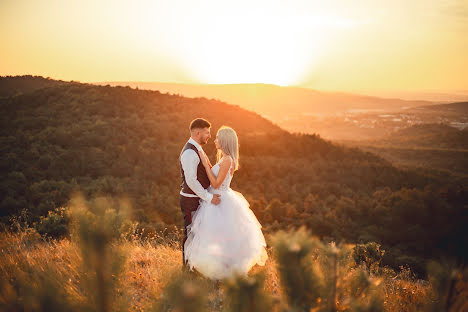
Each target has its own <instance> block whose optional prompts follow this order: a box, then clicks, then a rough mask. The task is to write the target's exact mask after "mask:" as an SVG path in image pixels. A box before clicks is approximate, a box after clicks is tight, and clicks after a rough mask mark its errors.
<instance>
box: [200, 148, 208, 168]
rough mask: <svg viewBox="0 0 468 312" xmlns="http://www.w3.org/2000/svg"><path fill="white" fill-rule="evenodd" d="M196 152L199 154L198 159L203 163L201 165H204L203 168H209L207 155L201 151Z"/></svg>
mask: <svg viewBox="0 0 468 312" xmlns="http://www.w3.org/2000/svg"><path fill="white" fill-rule="evenodd" d="M198 154H199V155H200V160H201V162H202V164H203V166H205V168H209V167H210V165H209V162H210V161H209V160H208V156H206V154H205V153H204V152H203V151H198Z"/></svg>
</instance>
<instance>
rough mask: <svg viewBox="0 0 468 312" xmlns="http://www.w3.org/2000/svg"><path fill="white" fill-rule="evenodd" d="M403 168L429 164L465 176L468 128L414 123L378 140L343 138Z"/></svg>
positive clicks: (467, 166)
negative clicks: (460, 128)
mask: <svg viewBox="0 0 468 312" xmlns="http://www.w3.org/2000/svg"><path fill="white" fill-rule="evenodd" d="M342 142H343V143H344V144H346V145H349V146H355V147H359V148H361V149H363V150H366V151H369V152H372V153H375V154H377V155H380V156H382V157H383V158H385V159H387V160H389V161H390V162H392V163H393V164H395V165H402V166H406V167H428V168H435V169H438V170H443V171H449V172H451V173H453V174H455V175H458V176H468V161H467V159H468V129H463V130H459V129H457V128H455V127H452V126H449V125H447V124H442V123H430V124H417V125H413V126H410V127H408V128H404V129H399V130H398V131H394V132H392V133H391V134H388V135H386V136H383V137H381V138H380V139H373V140H362V141H350V140H348V141H342Z"/></svg>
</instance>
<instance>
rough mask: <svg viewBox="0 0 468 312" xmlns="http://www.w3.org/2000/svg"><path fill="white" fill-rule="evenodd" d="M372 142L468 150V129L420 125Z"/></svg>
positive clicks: (444, 125)
mask: <svg viewBox="0 0 468 312" xmlns="http://www.w3.org/2000/svg"><path fill="white" fill-rule="evenodd" d="M370 142H373V143H379V144H390V145H398V146H419V147H433V148H452V149H468V129H463V130H459V129H457V128H454V127H451V126H449V125H447V124H442V123H440V124H419V125H413V126H411V127H408V128H404V129H400V130H398V131H396V132H394V133H392V134H390V135H387V136H385V137H383V138H381V139H380V140H378V141H377V140H373V141H370Z"/></svg>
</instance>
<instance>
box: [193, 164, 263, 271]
mask: <svg viewBox="0 0 468 312" xmlns="http://www.w3.org/2000/svg"><path fill="white" fill-rule="evenodd" d="M231 168H232V165H231ZM211 170H212V172H213V174H214V175H215V176H217V175H218V173H219V163H217V164H216V165H214V166H213V168H212V169H211ZM231 180H232V175H231V170H229V171H228V173H227V175H226V178H225V179H224V181H223V183H222V184H221V186H220V187H219V188H218V189H215V188H213V187H212V186H210V187H209V188H208V191H209V192H210V193H213V194H220V195H221V202H220V203H219V204H218V205H213V204H212V203H210V202H207V201H204V200H200V206H199V207H198V209H197V211H195V212H194V213H193V215H192V223H191V224H190V225H189V226H188V227H187V241H186V242H185V260H187V262H188V265H189V267H190V269H193V268H195V269H196V270H197V271H198V272H200V273H202V274H203V275H204V276H206V277H208V278H210V279H213V280H221V279H224V278H229V277H231V276H233V274H242V275H246V274H247V272H248V271H249V270H250V269H251V268H252V267H253V266H254V265H255V264H259V265H264V264H265V261H266V260H267V258H268V255H267V253H266V250H265V247H266V243H265V238H264V236H263V234H262V231H261V228H262V226H261V225H260V223H259V222H258V220H257V218H256V217H255V215H254V214H253V212H252V211H251V210H250V208H249V203H248V202H247V200H246V199H245V198H244V196H242V194H241V193H239V192H236V191H233V190H232V189H231V188H230V184H231Z"/></svg>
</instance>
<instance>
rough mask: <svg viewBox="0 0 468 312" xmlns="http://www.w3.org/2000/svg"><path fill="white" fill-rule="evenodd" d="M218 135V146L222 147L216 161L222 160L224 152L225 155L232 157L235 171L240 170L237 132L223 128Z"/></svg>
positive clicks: (226, 127)
mask: <svg viewBox="0 0 468 312" xmlns="http://www.w3.org/2000/svg"><path fill="white" fill-rule="evenodd" d="M216 135H217V136H218V144H219V146H220V147H221V149H220V150H218V152H217V154H216V159H217V160H216V161H219V160H220V159H221V157H222V152H221V150H222V151H223V152H224V154H225V155H229V156H231V157H232V159H233V160H234V170H237V169H239V141H238V139H237V133H236V131H234V129H232V128H231V127H228V126H222V127H221V128H219V130H218V133H217V134H216Z"/></svg>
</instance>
